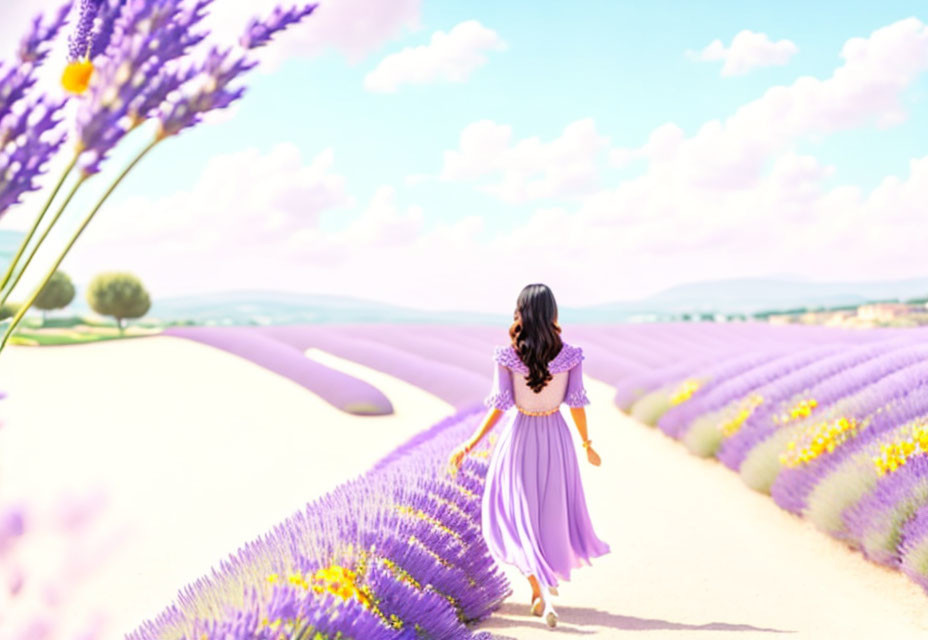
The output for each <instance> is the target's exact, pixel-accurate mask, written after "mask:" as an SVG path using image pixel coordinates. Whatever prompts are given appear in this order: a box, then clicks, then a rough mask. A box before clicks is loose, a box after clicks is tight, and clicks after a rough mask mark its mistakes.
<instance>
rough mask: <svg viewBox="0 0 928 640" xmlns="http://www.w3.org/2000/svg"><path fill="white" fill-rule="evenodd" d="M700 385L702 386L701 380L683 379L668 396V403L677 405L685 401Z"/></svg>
mask: <svg viewBox="0 0 928 640" xmlns="http://www.w3.org/2000/svg"><path fill="white" fill-rule="evenodd" d="M701 386H702V382H700V381H699V380H694V379H689V380H684V381H683V384H681V385H680V387H679V388H678V389H677V391H676V393H674V394H673V395H672V396H671V397H670V404H672V405H678V404H681V403H683V402H686V401H687V400H689V399H690V398H691V397H693V394H694V393H696V392H697V391H699V388H700V387H701Z"/></svg>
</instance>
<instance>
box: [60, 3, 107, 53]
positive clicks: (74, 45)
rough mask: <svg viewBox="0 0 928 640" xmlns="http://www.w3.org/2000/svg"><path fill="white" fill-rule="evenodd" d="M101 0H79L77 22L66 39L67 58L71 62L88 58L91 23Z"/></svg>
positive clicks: (94, 18)
mask: <svg viewBox="0 0 928 640" xmlns="http://www.w3.org/2000/svg"><path fill="white" fill-rule="evenodd" d="M103 2H104V0H81V4H80V9H78V19H77V23H76V24H75V25H74V32H73V33H72V34H71V37H70V38H69V39H68V58H69V59H70V60H71V61H72V62H74V61H76V60H81V59H85V58H86V59H89V58H90V50H91V44H92V38H91V36H92V35H93V33H92V32H93V23H94V21H95V20H96V19H97V14H98V13H99V12H100V7H101V6H102V5H103Z"/></svg>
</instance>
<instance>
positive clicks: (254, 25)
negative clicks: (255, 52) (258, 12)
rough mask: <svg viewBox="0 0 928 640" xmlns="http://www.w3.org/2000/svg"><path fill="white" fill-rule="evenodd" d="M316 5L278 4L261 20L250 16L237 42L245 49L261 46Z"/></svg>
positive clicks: (311, 10)
mask: <svg viewBox="0 0 928 640" xmlns="http://www.w3.org/2000/svg"><path fill="white" fill-rule="evenodd" d="M317 6H319V5H317V4H308V5H306V6H305V7H303V8H302V9H300V8H297V7H291V8H290V9H284V8H283V7H280V6H278V7H276V8H275V9H274V11H273V13H271V15H270V16H268V18H267V19H265V20H263V21H262V20H260V19H258V18H252V19H251V21H250V22H249V23H248V26H247V27H246V28H245V33H244V34H242V37H241V38H240V39H239V44H241V45H242V47H244V48H245V49H257V48H258V47H263V46H264V45H266V44H267V43H268V42H270V41H271V39H272V38H273V37H274V35H275V34H276V33H277V32H279V31H283V30H284V29H286V28H287V27H289V26H290V25H294V24H296V23H298V22H299V21H300V20H302V19H303V18H305V17H306V16H308V15H309V14H311V13H312V12H313V11H314V10H315V9H316V7H317Z"/></svg>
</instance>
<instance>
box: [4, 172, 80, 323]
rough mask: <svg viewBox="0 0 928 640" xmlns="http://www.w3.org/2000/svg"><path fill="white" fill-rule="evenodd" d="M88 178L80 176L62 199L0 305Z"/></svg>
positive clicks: (17, 282)
mask: <svg viewBox="0 0 928 640" xmlns="http://www.w3.org/2000/svg"><path fill="white" fill-rule="evenodd" d="M88 177H89V176H87V175H82V176H81V177H80V179H79V180H78V181H77V182H76V183H75V184H74V186H73V187H71V191H69V192H68V196H67V197H66V198H65V199H64V202H63V203H62V204H61V206H60V207H59V208H58V211H57V212H56V213H55V215H54V217H53V218H52V221H51V222H49V223H48V226H47V227H45V231H43V232H42V235H41V236H40V237H39V241H38V242H36V244H35V246H34V247H32V251H30V252H29V257H27V258H26V261H25V262H24V263H23V268H22V269H20V270H19V273H17V274H16V277H15V278H13V282H12V283H11V284H10V286H9V288H8V289H7V290H6V291H4V292H3V294H2V295H0V305H2V304H3V303H4V302H6V300H7V298H9V297H10V294H11V293H13V289H15V288H16V285H17V284H19V281H20V279H21V278H22V277H23V274H24V273H25V272H26V269H28V268H29V265H30V264H31V263H32V259H33V258H34V257H35V254H36V253H38V251H39V247H40V246H42V243H43V242H45V238H47V237H48V234H49V232H50V231H51V230H52V227H54V226H55V223H56V222H58V218H60V217H61V214H63V213H64V210H65V209H66V208H67V206H68V205H69V204H70V203H71V200H72V199H73V198H74V194H76V193H77V190H78V189H80V188H81V185H83V184H84V182H86V181H87V178H88Z"/></svg>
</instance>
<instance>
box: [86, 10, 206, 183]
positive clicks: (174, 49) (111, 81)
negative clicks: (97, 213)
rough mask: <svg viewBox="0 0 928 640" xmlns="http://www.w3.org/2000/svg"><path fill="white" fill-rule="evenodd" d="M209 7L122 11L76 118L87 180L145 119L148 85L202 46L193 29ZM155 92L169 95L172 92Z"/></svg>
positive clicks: (166, 90) (163, 90)
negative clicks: (127, 134) (181, 58)
mask: <svg viewBox="0 0 928 640" xmlns="http://www.w3.org/2000/svg"><path fill="white" fill-rule="evenodd" d="M211 1H212V0H198V1H197V2H195V3H194V4H193V6H192V7H191V8H189V9H187V8H185V7H184V3H183V1H182V0H165V1H163V2H158V3H154V2H142V1H141V0H135V1H132V2H129V3H128V4H126V5H125V6H124V7H123V10H122V12H121V13H120V14H119V17H118V18H117V19H116V21H115V24H114V29H113V36H112V39H111V41H110V43H109V47H108V48H107V54H106V56H104V57H103V59H102V61H101V63H100V65H99V67H98V68H97V69H96V71H95V76H96V77H95V80H94V81H93V82H92V83H91V84H90V94H89V95H88V96H86V98H85V100H84V101H83V102H82V104H81V108H80V110H79V112H78V118H77V121H78V122H77V124H78V127H77V128H78V140H79V143H78V150H79V151H80V152H81V154H82V162H81V166H82V169H83V171H84V172H85V174H93V173H97V172H98V171H99V170H100V165H101V163H102V162H103V160H104V159H105V158H106V155H107V154H108V153H109V151H110V150H111V149H112V148H113V147H114V146H115V145H116V144H117V143H118V142H119V141H120V140H121V139H122V138H123V136H125V134H126V133H127V132H128V131H129V129H130V128H131V127H132V126H133V125H134V124H137V123H138V121H139V119H140V118H141V119H144V117H145V116H147V114H142V113H141V112H140V108H146V107H145V105H147V104H149V102H150V100H151V98H150V96H149V93H150V92H151V91H152V88H151V86H150V84H149V79H150V78H151V77H158V75H159V74H160V73H163V72H164V70H165V67H166V65H168V64H170V63H171V62H173V61H175V60H177V59H178V58H180V57H182V56H183V55H185V54H186V53H187V52H188V50H189V49H190V48H191V47H193V46H194V45H196V44H198V43H199V42H201V41H202V40H203V38H204V37H205V33H202V32H196V31H194V29H195V28H196V26H197V25H198V24H199V23H200V22H201V21H202V20H203V18H204V17H205V9H206V7H207V6H208V5H209V4H210V3H211ZM157 86H158V89H157V91H160V92H164V93H165V95H166V94H167V93H169V92H170V91H171V90H172V88H169V87H165V86H163V85H161V84H159V85H157ZM133 116H134V119H133Z"/></svg>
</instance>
